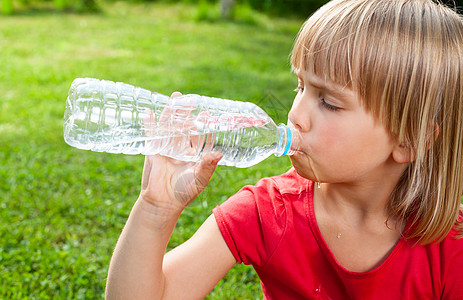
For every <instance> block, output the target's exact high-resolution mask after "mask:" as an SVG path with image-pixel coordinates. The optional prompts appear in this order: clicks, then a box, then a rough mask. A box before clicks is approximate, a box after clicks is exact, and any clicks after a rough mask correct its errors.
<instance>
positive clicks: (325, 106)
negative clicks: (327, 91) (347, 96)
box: [320, 98, 341, 111]
mask: <svg viewBox="0 0 463 300" xmlns="http://www.w3.org/2000/svg"><path fill="white" fill-rule="evenodd" d="M320 104H321V105H322V106H323V107H324V108H326V109H327V110H331V111H339V110H340V109H341V108H339V107H337V106H334V105H331V104H328V103H327V102H326V101H325V99H323V98H320Z"/></svg>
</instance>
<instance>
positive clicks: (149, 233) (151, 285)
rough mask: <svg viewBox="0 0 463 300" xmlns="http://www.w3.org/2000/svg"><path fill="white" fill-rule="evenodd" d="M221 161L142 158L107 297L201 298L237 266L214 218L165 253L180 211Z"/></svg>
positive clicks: (210, 157) (216, 158)
mask: <svg viewBox="0 0 463 300" xmlns="http://www.w3.org/2000/svg"><path fill="white" fill-rule="evenodd" d="M220 158H221V155H220V153H208V154H207V155H204V157H203V159H202V160H201V162H200V163H187V162H180V161H176V160H174V159H171V158H168V157H163V156H160V155H155V156H148V157H146V159H145V166H144V169H143V176H142V184H141V185H142V187H141V193H140V196H139V198H138V200H137V202H136V203H135V205H134V207H133V209H132V212H131V214H130V216H129V219H128V221H127V224H126V226H125V228H124V230H123V231H122V234H121V236H120V238H119V241H118V242H117V245H116V248H115V250H114V254H113V257H112V259H111V263H110V266H109V273H108V280H107V285H106V298H107V299H197V298H202V297H204V296H205V295H206V294H207V293H208V292H209V291H210V290H211V289H212V288H213V287H214V286H215V284H216V283H217V282H218V281H219V280H220V279H221V278H222V277H223V276H224V275H225V273H226V272H227V271H228V270H229V269H230V268H231V267H232V266H233V265H234V264H235V262H236V260H235V258H234V257H233V255H232V254H231V252H230V250H229V249H228V247H227V245H226V243H225V241H224V240H223V238H222V235H221V233H220V232H219V229H218V226H217V223H216V222H215V219H214V217H213V216H211V217H209V218H208V219H207V220H206V222H205V223H204V224H203V225H202V226H201V228H200V229H199V230H198V231H197V233H196V234H194V235H193V237H192V238H191V239H190V240H188V241H187V242H186V243H184V244H183V245H181V246H179V247H177V248H176V249H174V250H172V251H171V252H169V253H168V254H165V251H166V248H167V244H168V242H169V239H170V236H171V234H172V231H173V230H174V227H175V224H176V222H177V220H178V218H179V216H180V214H181V212H182V211H183V209H184V208H185V207H186V206H187V205H188V204H189V203H190V202H191V201H192V200H193V199H195V198H196V196H197V195H198V194H199V193H200V192H201V191H202V190H203V189H204V187H205V186H206V185H207V184H208V182H209V180H210V178H211V176H212V174H213V173H214V170H215V168H216V166H217V163H218V161H219V160H220Z"/></svg>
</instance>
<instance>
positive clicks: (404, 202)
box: [291, 0, 463, 244]
mask: <svg viewBox="0 0 463 300" xmlns="http://www.w3.org/2000/svg"><path fill="white" fill-rule="evenodd" d="M291 64H292V67H293V68H294V69H302V70H308V69H310V70H311V71H313V72H314V73H315V74H316V75H318V76H321V77H322V78H326V79H330V80H332V81H334V82H336V83H339V84H341V85H343V86H347V87H349V88H351V89H353V90H354V91H356V92H358V93H359V95H360V96H361V99H362V102H363V105H364V106H365V108H366V109H367V111H369V112H371V113H373V114H374V115H375V116H376V117H377V120H378V121H379V122H380V123H381V124H383V125H384V126H386V128H388V129H389V130H390V132H391V134H392V135H393V136H394V137H396V138H397V139H398V140H399V141H400V142H401V143H403V145H407V147H409V149H410V151H411V155H412V156H413V157H414V161H413V162H411V163H410V164H409V166H408V169H407V171H406V172H405V173H404V174H403V175H402V177H401V179H400V181H399V183H398V185H397V186H396V188H395V190H394V191H393V193H392V195H391V198H390V206H389V214H390V217H394V218H398V219H399V220H400V221H404V222H405V221H406V220H408V219H409V218H411V224H412V226H410V230H409V231H408V232H407V233H406V235H407V237H408V238H416V239H417V241H418V242H419V243H421V244H428V243H431V242H439V241H441V240H442V239H443V238H445V236H447V234H448V233H449V232H450V230H451V229H452V227H453V226H454V225H456V227H457V229H459V230H460V232H461V230H462V229H463V226H462V224H461V222H460V223H459V222H458V216H459V211H460V210H461V209H462V208H461V196H462V193H463V191H462V190H463V186H462V185H463V165H462V159H463V91H462V89H463V22H462V19H461V18H460V16H459V15H458V14H457V13H456V12H455V11H453V10H452V9H450V8H448V7H446V6H444V5H442V4H439V3H435V2H433V1H431V0H334V1H331V2H329V3H327V4H326V5H325V6H323V7H321V8H320V9H319V10H318V11H317V12H315V13H314V14H313V15H312V16H311V17H310V18H309V19H308V20H307V21H306V22H305V24H304V25H303V27H302V28H301V31H300V32H299V35H298V38H297V40H296V42H295V45H294V49H293V52H292V57H291Z"/></svg>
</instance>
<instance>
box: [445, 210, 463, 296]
mask: <svg viewBox="0 0 463 300" xmlns="http://www.w3.org/2000/svg"><path fill="white" fill-rule="evenodd" d="M459 221H460V222H461V221H463V213H462V212H460V216H459ZM450 235H451V239H452V240H451V243H449V244H448V245H446V249H444V250H443V251H444V252H445V254H446V256H445V257H444V259H445V260H446V262H445V265H446V266H447V267H446V268H445V271H444V280H443V282H444V292H443V295H442V299H444V300H457V299H463V238H462V237H460V238H458V232H457V231H456V230H455V229H452V232H451V234H450Z"/></svg>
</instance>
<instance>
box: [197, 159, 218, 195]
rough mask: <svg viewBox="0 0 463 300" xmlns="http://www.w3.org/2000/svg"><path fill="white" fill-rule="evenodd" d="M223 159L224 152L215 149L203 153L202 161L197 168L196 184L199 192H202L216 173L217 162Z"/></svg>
mask: <svg viewBox="0 0 463 300" xmlns="http://www.w3.org/2000/svg"><path fill="white" fill-rule="evenodd" d="M220 159H222V153H220V152H217V151H214V152H209V153H206V154H205V155H203V157H202V159H201V162H200V163H199V164H198V165H197V167H196V169H195V173H196V174H195V177H196V186H197V187H198V193H200V192H201V191H202V190H203V189H204V188H205V187H206V186H207V184H208V183H209V180H210V179H211V177H212V174H214V171H215V169H216V168H217V164H218V163H219V161H220Z"/></svg>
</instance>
